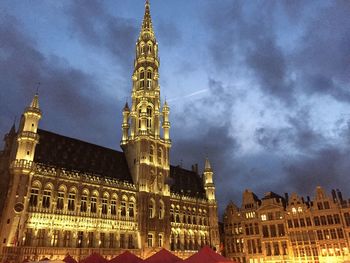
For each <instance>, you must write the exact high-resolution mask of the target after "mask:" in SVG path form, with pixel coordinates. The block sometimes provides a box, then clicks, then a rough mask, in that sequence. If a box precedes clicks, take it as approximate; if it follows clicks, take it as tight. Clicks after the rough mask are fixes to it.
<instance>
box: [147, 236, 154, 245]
mask: <svg viewBox="0 0 350 263" xmlns="http://www.w3.org/2000/svg"><path fill="white" fill-rule="evenodd" d="M147 245H148V247H153V234H148V236H147Z"/></svg>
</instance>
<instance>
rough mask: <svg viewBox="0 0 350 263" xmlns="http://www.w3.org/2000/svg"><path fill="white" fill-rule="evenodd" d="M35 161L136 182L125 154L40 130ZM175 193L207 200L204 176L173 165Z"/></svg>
mask: <svg viewBox="0 0 350 263" xmlns="http://www.w3.org/2000/svg"><path fill="white" fill-rule="evenodd" d="M38 134H39V136H40V138H39V144H38V145H37V146H36V148H35V156H34V161H35V162H37V163H43V164H46V165H50V166H55V167H60V168H66V169H68V170H74V171H80V172H86V173H93V174H96V175H100V176H102V177H110V178H115V179H117V180H120V181H127V182H130V183H132V178H131V175H130V172H129V168H128V164H127V161H126V159H125V155H124V153H123V152H119V151H116V150H112V149H109V148H105V147H102V146H98V145H95V144H91V143H88V142H84V141H81V140H78V139H73V138H70V137H66V136H63V135H59V134H56V133H53V132H49V131H45V130H42V129H38ZM170 178H171V180H170V181H169V184H170V189H171V191H172V192H175V193H178V194H182V195H187V196H191V197H200V198H205V191H204V188H203V182H202V179H201V177H200V176H199V175H198V174H197V173H196V172H193V171H189V170H186V169H183V168H181V167H180V166H172V165H171V166H170Z"/></svg>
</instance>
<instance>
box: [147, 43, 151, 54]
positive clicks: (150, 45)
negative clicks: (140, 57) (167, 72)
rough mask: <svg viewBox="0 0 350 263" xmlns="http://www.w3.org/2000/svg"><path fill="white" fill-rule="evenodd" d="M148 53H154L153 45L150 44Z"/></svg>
mask: <svg viewBox="0 0 350 263" xmlns="http://www.w3.org/2000/svg"><path fill="white" fill-rule="evenodd" d="M148 53H152V44H151V43H148Z"/></svg>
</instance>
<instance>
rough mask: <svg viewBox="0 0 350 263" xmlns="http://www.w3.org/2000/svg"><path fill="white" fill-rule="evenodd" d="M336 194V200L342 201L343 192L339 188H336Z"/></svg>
mask: <svg viewBox="0 0 350 263" xmlns="http://www.w3.org/2000/svg"><path fill="white" fill-rule="evenodd" d="M337 194H338V200H339V201H340V203H343V194H342V193H341V192H340V190H339V189H337Z"/></svg>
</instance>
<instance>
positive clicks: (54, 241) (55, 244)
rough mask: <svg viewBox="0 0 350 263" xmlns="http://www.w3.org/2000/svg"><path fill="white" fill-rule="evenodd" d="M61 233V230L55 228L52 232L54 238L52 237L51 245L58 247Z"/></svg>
mask: <svg viewBox="0 0 350 263" xmlns="http://www.w3.org/2000/svg"><path fill="white" fill-rule="evenodd" d="M59 233H60V231H59V230H54V231H53V234H52V239H51V245H52V246H53V247H58V244H59V243H58V240H59Z"/></svg>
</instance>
